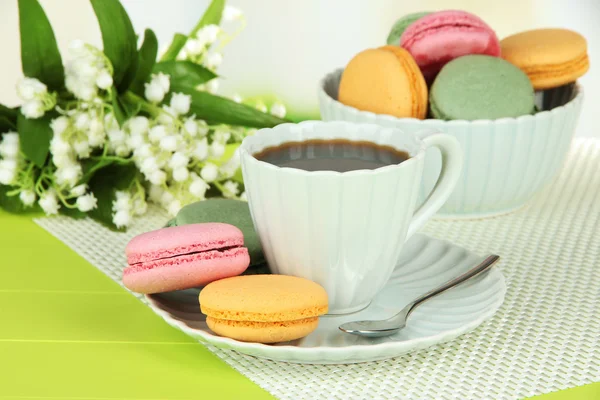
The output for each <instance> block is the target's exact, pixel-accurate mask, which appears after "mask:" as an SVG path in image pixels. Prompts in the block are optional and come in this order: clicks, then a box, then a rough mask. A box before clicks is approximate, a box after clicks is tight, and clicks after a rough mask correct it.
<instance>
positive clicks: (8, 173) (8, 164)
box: [0, 160, 17, 185]
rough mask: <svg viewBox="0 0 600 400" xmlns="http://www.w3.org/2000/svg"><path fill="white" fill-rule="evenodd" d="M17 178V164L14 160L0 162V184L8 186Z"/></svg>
mask: <svg viewBox="0 0 600 400" xmlns="http://www.w3.org/2000/svg"><path fill="white" fill-rule="evenodd" d="M16 176H17V162H16V161H15V160H0V183H1V184H3V185H10V184H11V183H13V181H14V180H15V178H16Z"/></svg>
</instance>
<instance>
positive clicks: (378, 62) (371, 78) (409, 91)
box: [338, 46, 427, 119]
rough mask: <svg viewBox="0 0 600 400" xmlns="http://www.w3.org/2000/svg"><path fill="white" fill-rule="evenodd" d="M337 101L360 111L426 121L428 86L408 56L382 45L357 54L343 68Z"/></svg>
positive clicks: (401, 51)
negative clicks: (424, 119)
mask: <svg viewBox="0 0 600 400" xmlns="http://www.w3.org/2000/svg"><path fill="white" fill-rule="evenodd" d="M338 100H339V101H340V102H341V103H343V104H346V105H348V106H351V107H354V108H357V109H359V110H364V111H371V112H374V113H376V114H388V115H393V116H394V117H398V118H405V117H407V118H410V117H412V118H419V119H423V118H425V115H426V114H427V84H426V83H425V78H423V74H422V73H421V70H420V69H419V66H418V65H417V63H416V62H415V60H414V59H413V57H412V56H411V55H410V53H409V52H408V51H406V50H404V49H403V48H400V47H398V46H384V47H380V48H377V49H369V50H365V51H362V52H360V53H358V54H357V55H356V56H355V57H354V58H353V59H352V60H351V61H350V62H349V63H348V65H347V66H346V68H345V69H344V72H343V74H342V79H341V81H340V89H339V93H338Z"/></svg>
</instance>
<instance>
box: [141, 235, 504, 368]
mask: <svg viewBox="0 0 600 400" xmlns="http://www.w3.org/2000/svg"><path fill="white" fill-rule="evenodd" d="M481 260H482V257H480V256H478V255H476V254H473V253H471V252H469V251H468V250H466V249H464V248H462V247H459V246H456V245H454V244H452V243H450V242H446V241H442V240H438V239H433V238H431V237H429V236H425V235H420V234H419V235H415V236H414V237H413V238H411V239H410V240H409V242H408V243H406V245H405V246H404V250H403V252H402V255H401V257H400V262H399V263H398V266H397V267H396V270H395V271H394V274H393V275H392V278H391V279H390V282H389V283H388V284H387V286H386V287H385V288H384V289H383V290H382V291H381V292H380V293H379V294H378V295H377V297H376V298H375V299H374V300H373V302H372V303H371V305H370V306H369V307H367V308H366V309H364V310H362V311H359V312H356V313H354V314H347V315H342V316H339V315H338V316H324V317H321V319H320V322H319V327H318V328H317V330H316V331H314V332H313V333H311V334H310V335H309V336H307V337H305V338H303V339H300V340H296V341H293V342H286V343H280V344H276V345H265V344H260V343H245V342H239V341H237V340H233V339H229V338H224V337H220V336H217V335H215V334H214V333H212V332H211V331H210V329H208V327H207V325H206V322H205V317H204V315H203V314H201V313H200V307H199V304H198V293H199V290H198V289H191V290H183V291H179V292H171V293H163V294H156V295H149V296H146V298H147V300H148V302H149V303H150V307H151V308H152V309H153V310H154V312H156V313H157V314H158V315H160V316H161V317H162V318H163V319H164V320H165V321H166V322H167V323H169V324H170V325H172V326H174V327H176V328H178V329H181V330H182V331H183V332H185V333H187V334H188V335H190V336H192V337H194V338H196V339H198V340H200V341H201V342H208V343H210V344H212V345H214V346H217V347H220V348H228V349H234V350H237V351H239V352H240V353H244V354H249V355H252V356H256V357H261V358H267V359H271V360H278V361H287V362H293V363H309V364H345V363H358V362H365V361H375V360H382V359H386V358H392V357H396V356H399V355H401V354H404V353H408V352H410V351H413V350H418V349H423V348H426V347H429V346H432V345H434V344H437V343H442V342H446V341H449V340H452V339H454V338H456V337H458V336H459V335H462V334H463V333H466V332H469V331H471V330H473V329H475V328H476V327H477V326H478V325H479V324H481V323H482V322H483V321H485V320H486V319H488V318H490V317H491V316H492V315H493V314H494V313H495V312H496V310H497V309H498V308H499V307H500V305H501V304H502V301H503V300H504V295H505V293H506V285H505V283H504V276H503V275H502V273H501V272H500V270H499V269H498V268H492V269H491V270H490V271H489V272H488V273H484V274H482V275H481V276H479V277H476V278H474V279H472V280H471V281H469V282H466V283H464V284H462V285H460V286H458V287H456V288H454V289H451V290H449V291H448V292H446V293H444V294H442V295H440V296H438V297H436V298H434V299H432V300H430V301H428V302H427V303H425V304H423V305H422V306H420V307H419V308H417V309H416V310H415V311H414V312H413V313H412V315H411V316H410V318H409V319H408V324H407V326H406V328H404V329H403V330H402V331H400V332H399V333H397V334H396V335H393V336H389V337H386V338H376V339H370V338H363V337H358V336H354V335H351V334H348V333H344V332H341V331H340V330H339V329H338V326H339V325H340V324H342V323H344V322H348V321H353V320H359V319H383V318H387V317H389V316H391V315H393V314H395V313H396V312H397V311H398V310H400V309H401V308H402V307H404V305H406V304H407V303H408V302H410V301H411V300H412V299H414V298H416V297H418V296H419V295H421V294H423V293H425V292H427V291H429V290H431V289H433V288H434V287H436V286H438V285H440V284H441V283H443V282H445V281H447V280H450V279H451V278H453V277H455V276H457V275H459V274H460V273H462V272H464V271H466V270H467V269H470V268H471V267H473V266H474V265H475V264H476V263H477V262H479V261H481Z"/></svg>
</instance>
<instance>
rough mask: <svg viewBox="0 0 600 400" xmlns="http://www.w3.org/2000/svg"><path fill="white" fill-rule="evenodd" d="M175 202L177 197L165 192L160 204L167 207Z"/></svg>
mask: <svg viewBox="0 0 600 400" xmlns="http://www.w3.org/2000/svg"><path fill="white" fill-rule="evenodd" d="M173 200H175V196H173V193H171V192H168V191H164V192H162V195H161V196H160V199H159V202H160V203H161V204H162V205H164V206H165V207H166V206H167V205H169V203H171V202H172V201H173Z"/></svg>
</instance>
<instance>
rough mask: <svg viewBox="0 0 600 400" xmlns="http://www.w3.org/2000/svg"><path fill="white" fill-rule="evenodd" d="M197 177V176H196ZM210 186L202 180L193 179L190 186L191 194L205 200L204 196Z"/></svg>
mask: <svg viewBox="0 0 600 400" xmlns="http://www.w3.org/2000/svg"><path fill="white" fill-rule="evenodd" d="M194 175H196V174H194ZM209 187H210V186H209V185H208V183H206V182H205V181H204V180H203V179H201V178H195V179H194V178H193V181H192V184H191V185H190V193H191V194H193V195H194V196H196V197H197V198H199V199H204V195H205V193H206V191H207V190H208V188H209Z"/></svg>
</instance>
